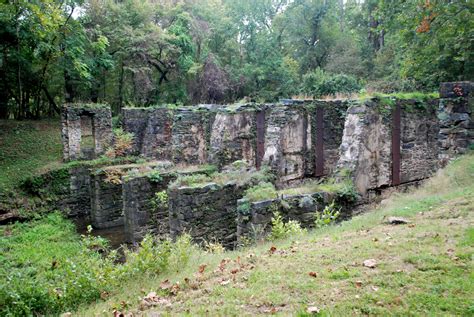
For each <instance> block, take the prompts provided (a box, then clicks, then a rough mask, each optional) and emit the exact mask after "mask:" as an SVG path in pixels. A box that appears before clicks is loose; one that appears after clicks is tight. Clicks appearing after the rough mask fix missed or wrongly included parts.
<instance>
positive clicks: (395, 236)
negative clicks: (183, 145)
mask: <svg viewBox="0 0 474 317" xmlns="http://www.w3.org/2000/svg"><path fill="white" fill-rule="evenodd" d="M387 216H403V217H406V219H408V220H409V221H410V223H409V224H405V225H389V224H386V223H385V222H384V221H385V219H386V217H387ZM473 224H474V155H472V154H470V155H466V156H464V157H463V158H462V159H459V160H457V161H456V162H454V163H453V164H452V165H451V166H449V168H447V169H445V170H442V171H440V172H439V173H438V175H437V176H436V177H434V178H433V179H431V180H430V181H428V182H427V183H426V184H425V185H424V186H423V187H422V188H420V189H417V190H414V191H413V192H411V193H408V194H399V195H394V196H392V198H390V199H389V200H388V201H386V202H385V203H384V205H383V206H381V207H380V208H378V209H376V210H371V211H370V212H368V213H366V214H363V215H361V216H358V217H355V218H353V219H352V220H350V221H346V222H343V223H342V224H340V225H338V226H332V227H327V228H324V229H321V230H315V231H311V232H309V233H307V234H305V235H302V236H298V237H293V238H292V239H288V240H283V241H279V242H275V243H272V244H271V243H265V244H262V245H259V246H255V247H251V248H248V249H244V250H239V251H233V252H225V253H221V254H209V253H206V252H204V251H199V250H195V251H193V253H192V254H191V261H190V262H189V264H188V265H187V267H186V268H185V269H184V270H180V271H179V272H173V270H170V271H168V272H167V273H165V274H162V275H159V276H155V277H153V276H152V277H150V276H148V275H146V276H145V275H144V276H143V277H142V278H136V279H134V280H131V281H130V282H128V283H126V284H124V285H123V287H122V288H121V289H120V290H118V291H116V292H114V293H113V294H110V297H108V298H107V300H105V301H100V302H97V303H96V304H93V305H88V306H84V307H82V308H81V309H79V311H77V312H76V313H74V314H73V315H79V316H94V315H107V316H108V315H110V314H111V313H112V312H113V311H114V310H119V311H121V312H124V313H125V312H131V313H134V316H139V315H145V316H146V315H151V316H157V315H161V314H162V315H165V316H166V315H170V316H171V315H173V316H174V315H187V316H195V315H221V316H247V315H248V316H253V315H266V314H277V315H299V316H307V315H308V316H309V315H311V314H314V312H315V311H319V315H321V316H325V315H335V316H347V315H382V316H385V315H398V316H406V315H414V316H417V315H424V316H446V315H457V316H468V315H471V316H472V315H474V273H473V256H474V253H473V252H474V226H473ZM368 259H373V260H375V263H376V265H375V267H373V268H369V267H366V266H364V265H363V263H364V261H365V260H368ZM170 285H173V286H172V287H171V288H170ZM150 292H155V293H156V295H155V294H150ZM147 295H149V296H147ZM310 312H311V313H310Z"/></svg>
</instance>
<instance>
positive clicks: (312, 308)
mask: <svg viewBox="0 0 474 317" xmlns="http://www.w3.org/2000/svg"><path fill="white" fill-rule="evenodd" d="M306 312H307V313H308V314H319V308H318V307H316V306H309V307H308V308H306Z"/></svg>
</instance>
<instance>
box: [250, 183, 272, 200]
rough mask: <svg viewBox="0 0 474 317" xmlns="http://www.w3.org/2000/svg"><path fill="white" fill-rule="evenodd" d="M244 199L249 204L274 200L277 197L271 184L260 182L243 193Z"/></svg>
mask: <svg viewBox="0 0 474 317" xmlns="http://www.w3.org/2000/svg"><path fill="white" fill-rule="evenodd" d="M244 197H245V198H247V199H248V200H249V201H250V202H253V201H259V200H267V199H275V198H277V197H278V194H277V190H276V189H275V186H274V185H273V184H272V183H269V182H260V183H258V184H257V185H255V186H253V187H250V188H249V189H247V190H246V191H245V196H244Z"/></svg>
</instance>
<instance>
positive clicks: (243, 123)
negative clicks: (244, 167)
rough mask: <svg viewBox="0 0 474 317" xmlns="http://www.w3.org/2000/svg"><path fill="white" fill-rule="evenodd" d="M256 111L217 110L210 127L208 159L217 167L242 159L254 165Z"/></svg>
mask: <svg viewBox="0 0 474 317" xmlns="http://www.w3.org/2000/svg"><path fill="white" fill-rule="evenodd" d="M255 117H256V111H255V109H253V108H252V109H250V110H247V111H242V112H224V111H222V112H218V113H217V114H216V117H215V120H214V122H213V125H212V129H211V139H210V151H209V161H210V162H211V163H213V164H215V165H216V166H218V167H223V166H226V165H229V164H231V163H233V162H235V161H239V160H243V161H246V162H247V163H248V164H249V165H251V166H255V165H256V142H257V140H256V118H255Z"/></svg>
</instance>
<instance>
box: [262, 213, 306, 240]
mask: <svg viewBox="0 0 474 317" xmlns="http://www.w3.org/2000/svg"><path fill="white" fill-rule="evenodd" d="M305 232H306V230H305V229H303V228H301V225H300V223H299V222H298V221H296V220H289V221H288V222H284V221H283V217H282V216H281V214H280V212H278V211H275V212H274V213H273V217H272V232H271V233H270V236H269V237H268V239H269V240H279V239H285V238H288V237H291V236H295V235H300V234H303V233H305Z"/></svg>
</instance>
